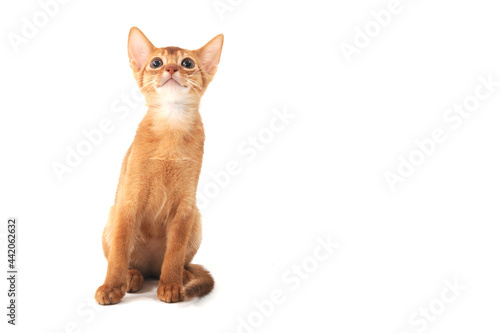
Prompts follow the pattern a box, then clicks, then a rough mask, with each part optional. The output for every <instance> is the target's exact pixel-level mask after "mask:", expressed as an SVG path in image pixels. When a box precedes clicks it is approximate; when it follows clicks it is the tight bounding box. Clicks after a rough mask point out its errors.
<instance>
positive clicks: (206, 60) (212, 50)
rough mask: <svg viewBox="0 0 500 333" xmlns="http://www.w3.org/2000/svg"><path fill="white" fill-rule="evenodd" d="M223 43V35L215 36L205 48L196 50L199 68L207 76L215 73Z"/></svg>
mask: <svg viewBox="0 0 500 333" xmlns="http://www.w3.org/2000/svg"><path fill="white" fill-rule="evenodd" d="M223 43H224V35H223V34H220V35H217V36H215V37H214V38H213V39H212V40H211V41H210V42H208V43H207V44H206V45H205V46H203V47H202V48H200V49H198V50H197V52H198V56H199V58H200V61H201V66H202V67H203V68H204V69H205V71H206V72H207V73H208V74H209V75H214V74H215V72H217V65H218V64H219V61H220V54H221V52H222V44H223Z"/></svg>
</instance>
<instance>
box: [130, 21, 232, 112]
mask: <svg viewBox="0 0 500 333" xmlns="http://www.w3.org/2000/svg"><path fill="white" fill-rule="evenodd" d="M223 42H224V36H223V35H218V36H216V37H214V38H213V39H212V40H211V41H209V42H208V43H207V44H206V45H205V46H203V47H201V48H199V49H197V50H186V49H181V48H179V47H162V48H157V47H155V46H154V45H153V44H152V43H151V42H150V41H149V40H148V39H147V37H146V36H145V35H144V34H143V33H142V31H141V30H139V29H138V28H136V27H133V28H132V29H130V33H129V37H128V56H129V59H130V67H131V68H132V70H133V73H134V77H135V79H136V81H137V84H138V85H139V88H140V89H141V91H142V93H143V95H144V97H145V98H146V102H147V104H148V105H150V106H158V107H161V106H162V105H163V104H165V103H171V102H174V103H181V104H197V103H199V100H200V98H201V96H202V95H203V93H204V92H205V90H206V89H207V87H208V84H209V83H210V81H212V79H213V77H214V75H215V72H216V71H217V65H218V64H219V60H220V55H221V52H222V44H223Z"/></svg>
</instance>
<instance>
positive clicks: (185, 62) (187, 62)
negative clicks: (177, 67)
mask: <svg viewBox="0 0 500 333" xmlns="http://www.w3.org/2000/svg"><path fill="white" fill-rule="evenodd" d="M181 66H182V67H185V68H193V67H194V61H193V60H191V59H189V58H186V59H184V60H182V62H181Z"/></svg>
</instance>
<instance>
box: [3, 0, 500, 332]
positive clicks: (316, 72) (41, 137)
mask: <svg viewBox="0 0 500 333" xmlns="http://www.w3.org/2000/svg"><path fill="white" fill-rule="evenodd" d="M42 1H44V0H42ZM45 1H46V0H45ZM226 1H227V0H223V2H224V3H227V2H226ZM231 3H233V5H232V7H231V8H232V10H231V11H227V12H225V13H224V14H223V15H222V18H221V16H220V15H219V14H218V13H217V11H216V10H215V9H214V6H213V1H212V0H206V1H180V0H178V1H147V0H143V1H106V2H104V1H96V0H89V1H78V0H73V1H69V2H68V3H67V4H64V5H60V6H59V9H58V11H57V13H56V14H55V15H54V16H53V17H51V18H50V19H49V20H48V22H47V24H46V25H45V26H44V27H41V28H40V29H39V31H38V33H37V34H36V35H35V36H33V37H30V38H28V39H27V42H26V43H25V44H22V45H20V46H19V47H18V50H17V52H16V50H15V48H14V47H13V46H12V44H11V43H10V42H9V39H8V34H9V33H14V34H18V35H21V29H22V26H23V24H25V23H23V22H24V21H23V17H26V18H27V19H28V20H30V21H33V15H36V13H38V12H40V11H41V7H40V4H39V3H38V2H37V1H35V0H26V1H10V2H7V1H4V2H2V5H1V8H0V13H1V14H0V21H1V22H2V23H1V30H2V31H1V35H2V39H1V43H2V48H1V51H0V54H1V69H2V80H1V83H0V84H1V85H2V87H1V92H2V98H1V99H0V103H1V113H0V114H1V115H0V117H1V119H0V133H1V134H0V135H1V140H0V142H1V156H2V161H1V164H0V168H1V174H0V177H1V183H0V184H1V191H0V199H1V200H0V203H1V206H0V207H1V208H0V216H1V218H2V219H3V220H6V218H7V217H9V216H17V217H18V218H19V221H20V222H19V223H20V226H19V247H20V250H19V260H18V264H19V270H20V277H19V285H18V288H19V297H18V304H19V308H18V326H16V327H15V328H13V327H11V326H10V325H7V324H6V319H7V317H6V316H5V312H6V309H5V306H4V304H7V297H6V290H7V285H6V280H5V279H2V283H1V288H2V291H1V295H2V300H1V304H2V309H4V310H2V315H1V318H3V319H2V324H1V325H2V327H8V329H9V332H10V331H19V332H55V333H60V332H73V331H76V332H109V331H112V332H115V331H118V330H122V331H124V330H126V331H132V330H137V331H141V332H142V331H153V330H157V331H168V330H170V331H175V332H179V331H180V330H182V331H183V332H237V331H238V326H239V325H240V319H239V318H242V320H245V321H246V322H248V318H249V316H250V317H251V318H253V320H254V322H253V323H254V326H255V327H251V328H250V329H248V327H247V329H246V330H245V329H240V330H239V331H240V332H245V333H248V332H250V331H254V332H309V331H316V332H385V333H387V332H394V333H399V332H408V333H413V332H418V329H419V328H423V324H420V325H415V324H411V323H410V318H412V316H414V313H415V312H416V311H419V308H420V307H422V308H427V307H429V306H430V305H432V306H434V307H435V310H434V311H437V312H441V310H442V313H440V314H439V315H436V316H434V317H433V319H432V321H430V320H429V321H428V325H427V326H426V327H425V329H422V330H420V331H426V332H493V331H498V329H499V327H500V324H499V322H498V320H497V319H498V313H499V311H500V303H499V302H498V298H499V297H500V287H499V281H500V269H499V265H498V254H499V251H500V242H499V241H498V232H499V228H498V223H499V215H500V213H499V210H498V202H499V200H500V190H499V189H500V177H499V172H498V170H500V159H499V158H498V143H499V140H500V131H499V130H498V124H499V121H500V115H499V112H498V110H499V107H500V96H499V95H500V87H496V90H495V92H494V93H493V94H491V96H490V97H489V98H487V99H486V100H484V101H481V102H480V104H479V107H478V108H477V109H476V110H475V111H474V112H472V113H471V115H470V117H469V118H467V119H465V120H463V123H462V124H461V126H460V127H459V128H457V129H453V128H452V127H451V126H450V123H446V122H445V121H444V120H443V114H444V113H445V112H446V110H447V109H448V108H450V107H453V105H454V104H457V103H462V102H463V101H464V99H465V98H467V97H468V96H472V95H474V92H475V89H476V87H477V86H478V85H480V81H479V79H478V78H479V77H480V76H484V77H488V76H489V75H491V76H492V78H493V80H495V81H500V71H499V64H500V42H499V38H498V31H500V20H499V19H498V10H499V8H498V6H497V4H496V3H495V2H493V1H491V0H474V1H472V0H471V1H451V0H448V1H444V0H441V1H430V0H419V1H409V0H401V4H400V6H401V10H400V12H399V13H398V14H395V15H393V16H392V19H391V22H390V23H389V24H388V25H387V26H386V27H383V28H382V29H381V31H380V32H379V33H378V35H376V36H374V37H373V38H371V42H370V43H369V45H368V46H366V47H364V48H361V49H360V50H359V54H355V55H353V56H352V59H351V60H352V61H351V62H350V63H348V61H347V59H346V57H345V56H344V54H343V53H342V51H341V47H340V45H341V43H342V42H346V43H350V44H353V40H354V38H355V36H356V30H355V29H356V27H358V28H360V29H364V28H365V25H366V24H368V23H369V22H371V21H373V20H374V19H373V17H372V16H370V12H371V11H373V10H375V11H377V12H378V11H380V10H382V9H385V8H387V7H388V3H389V0H378V1H348V0H342V1H285V0H281V1H264V0H248V1H236V0H233V1H232V2H231ZM134 25H135V26H138V27H140V28H141V29H142V30H143V31H144V33H145V34H146V35H147V36H148V37H149V38H150V40H151V41H152V42H153V43H154V44H155V45H156V46H168V45H176V46H180V47H184V48H191V49H195V48H198V47H201V46H202V45H204V44H205V43H206V42H207V41H208V40H210V39H211V38H212V37H213V36H215V35H216V34H218V33H224V35H225V44H224V49H223V53H222V59H221V63H220V66H219V71H218V73H217V75H216V77H215V79H214V81H213V82H212V84H211V87H210V88H209V89H208V91H207V93H206V96H205V97H204V99H203V101H202V104H203V105H202V108H201V114H202V117H203V120H204V124H205V129H206V136H207V140H206V143H205V147H206V150H205V158H204V166H203V170H202V174H201V179H200V188H199V191H200V192H201V191H203V186H207V184H210V183H211V182H212V179H211V178H210V172H219V171H221V170H223V169H224V168H225V167H226V165H227V163H228V162H229V161H231V160H236V161H238V163H239V165H240V168H241V172H240V173H239V174H238V175H235V176H231V178H230V184H229V185H227V186H225V187H224V188H220V189H219V193H218V194H217V195H213V199H212V200H211V201H210V204H209V205H208V206H207V207H206V208H204V209H203V225H204V240H203V244H202V246H201V248H200V250H199V252H198V255H197V256H196V257H195V259H194V262H195V263H200V264H203V265H204V266H206V267H207V268H208V269H209V270H210V271H211V272H212V273H213V275H214V277H215V280H216V288H215V289H214V291H213V292H212V293H211V294H210V295H209V296H207V297H206V298H204V299H202V300H194V301H190V302H184V303H180V304H166V303H162V302H160V301H159V300H158V299H157V298H156V284H155V282H154V281H150V282H147V283H146V285H145V287H144V289H143V291H142V292H141V293H138V294H134V295H126V296H125V298H124V299H123V301H122V302H121V303H119V304H118V305H114V306H108V307H97V306H96V308H97V309H94V308H93V307H92V306H93V304H94V303H93V295H94V292H95V290H96V288H97V287H98V286H99V285H101V283H102V282H103V280H104V276H105V271H106V260H105V259H104V256H103V254H102V249H101V232H102V229H103V227H104V224H105V222H106V218H107V213H108V209H109V207H110V205H112V203H113V200H114V193H115V190H116V185H117V182H118V175H119V171H120V165H121V160H122V158H123V156H124V155H125V152H126V150H127V148H128V147H129V145H130V144H131V142H132V139H133V136H134V134H135V129H136V127H137V124H138V123H139V121H140V119H141V118H142V116H143V115H144V112H145V110H144V108H143V107H141V106H137V107H135V108H130V109H129V111H130V114H129V116H128V117H124V119H121V118H120V117H119V114H117V113H115V112H114V108H113V106H116V105H117V104H116V103H121V104H119V105H121V106H123V102H121V101H120V99H121V97H122V95H127V94H128V95H130V93H131V91H132V89H133V88H134V87H135V82H134V79H133V77H132V73H131V70H130V68H129V65H128V57H127V50H126V44H127V35H128V31H129V29H130V27H131V26H134ZM11 36H12V35H11ZM283 108H286V109H287V110H288V111H289V112H292V113H293V114H295V115H296V117H295V118H294V119H293V120H292V121H291V122H290V123H289V124H288V125H286V126H285V127H284V130H283V131H281V132H279V133H275V135H274V139H273V140H272V141H271V142H269V143H267V144H265V145H264V148H263V149H262V150H261V151H258V152H257V154H256V156H255V158H253V159H251V160H250V161H249V160H248V159H249V155H244V154H241V153H240V152H239V151H238V146H240V145H242V144H245V142H246V141H247V140H248V137H249V136H256V135H258V134H259V133H261V131H262V130H263V129H264V128H266V127H268V126H269V122H270V121H271V120H272V118H273V117H274V113H273V109H278V110H283ZM105 118H109V119H111V120H112V121H113V124H114V128H113V131H112V132H111V133H108V134H106V135H105V136H104V138H103V140H102V142H101V143H100V144H99V145H97V146H95V147H94V148H93V150H92V152H91V153H90V154H89V155H88V156H85V157H84V158H83V160H82V162H81V163H80V164H79V165H78V166H77V167H75V168H73V169H72V172H71V173H66V174H64V176H63V179H62V181H59V180H58V178H57V176H56V174H55V172H54V170H53V167H52V164H53V163H54V162H56V161H57V162H60V163H64V160H65V158H66V154H67V151H66V149H67V148H66V147H67V146H69V147H73V148H75V147H76V146H77V144H79V143H80V142H82V141H83V140H85V136H84V135H83V134H82V133H83V131H84V130H87V131H89V130H92V129H95V128H97V127H98V126H99V123H100V122H101V121H102V119H105ZM435 128H441V129H443V130H444V131H445V132H446V135H447V140H446V141H445V142H444V143H440V144H437V145H436V147H435V149H434V152H433V153H432V154H431V155H430V156H429V157H427V158H426V159H425V161H424V163H423V164H422V165H421V166H418V167H416V169H415V171H414V173H413V174H412V175H411V176H409V177H407V178H406V181H405V182H404V183H400V184H397V186H396V190H395V191H391V189H390V187H389V186H388V183H387V182H386V180H385V178H384V173H385V172H397V167H398V164H399V160H398V156H403V157H404V158H408V156H409V155H410V154H411V153H412V152H413V151H415V150H416V149H417V146H416V144H415V140H423V139H426V138H430V137H431V132H432V131H433V129H435ZM264 131H265V130H264ZM1 232H2V238H1V241H2V253H4V254H3V255H2V256H1V257H2V258H3V259H2V261H3V263H2V264H1V266H2V267H5V266H6V253H5V252H6V251H5V248H6V243H5V228H2V230H1ZM317 237H320V238H326V237H331V239H334V240H336V241H338V242H339V243H340V247H339V248H338V249H336V250H335V252H334V253H333V254H331V255H330V256H329V257H328V259H327V260H325V261H323V262H320V263H319V264H318V267H317V268H316V267H313V269H311V270H312V272H311V273H310V274H309V276H308V278H306V279H301V280H300V281H301V285H300V287H299V288H298V289H297V290H292V287H293V284H292V283H290V282H289V281H288V282H287V280H284V279H283V275H284V274H285V275H287V274H288V271H289V270H290V269H291V267H292V266H293V265H301V264H302V263H303V261H304V260H306V262H308V263H311V261H310V260H311V256H312V255H313V253H314V250H315V248H316V247H317V246H318V243H317V240H316V239H317ZM323 254H324V253H323ZM308 267H312V266H308ZM447 279H448V280H450V281H454V280H455V279H456V280H457V281H458V283H459V284H461V285H464V286H466V288H467V289H466V290H465V291H462V292H461V293H460V295H459V296H458V297H455V299H454V301H453V302H450V303H449V304H446V305H445V308H444V309H441V308H440V305H442V304H444V303H442V301H440V297H441V294H442V292H445V294H446V288H447V287H446V282H445V281H446V280H447ZM274 289H278V290H281V291H282V292H283V293H284V298H285V301H284V302H283V303H282V304H278V305H276V306H275V308H274V311H273V312H272V314H270V315H269V316H268V317H265V318H263V319H262V322H258V319H259V314H258V313H257V308H256V306H255V304H254V302H255V301H258V302H262V301H263V300H266V299H269V298H270V294H271V292H272V291H273V290H274ZM447 295H448V296H451V295H452V294H450V293H448V294H447ZM87 300H90V303H89V304H91V305H92V306H91V305H87V304H86V302H87ZM436 309H437V310H436ZM256 313H257V314H256ZM260 316H261V317H260V318H262V315H260ZM420 318H422V317H420ZM251 320H252V319H251ZM256 323H257V324H256ZM73 326H74V327H73ZM3 330H4V328H2V331H3Z"/></svg>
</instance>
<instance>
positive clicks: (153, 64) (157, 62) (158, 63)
mask: <svg viewBox="0 0 500 333" xmlns="http://www.w3.org/2000/svg"><path fill="white" fill-rule="evenodd" d="M162 65H163V61H161V59H160V58H154V59H153V60H151V68H159V67H161V66H162Z"/></svg>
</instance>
